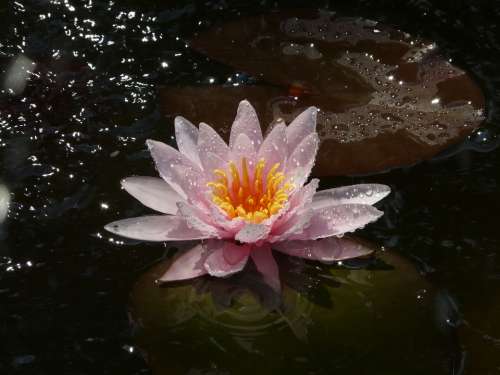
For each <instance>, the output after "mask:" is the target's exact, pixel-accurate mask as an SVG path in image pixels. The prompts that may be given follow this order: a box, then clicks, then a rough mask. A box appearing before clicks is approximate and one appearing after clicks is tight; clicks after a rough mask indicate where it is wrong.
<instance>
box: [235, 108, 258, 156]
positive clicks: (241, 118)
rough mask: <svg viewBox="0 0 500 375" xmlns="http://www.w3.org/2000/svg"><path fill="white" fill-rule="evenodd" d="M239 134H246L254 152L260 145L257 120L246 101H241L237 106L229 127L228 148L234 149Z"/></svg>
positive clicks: (253, 110)
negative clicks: (234, 116)
mask: <svg viewBox="0 0 500 375" xmlns="http://www.w3.org/2000/svg"><path fill="white" fill-rule="evenodd" d="M241 134H246V136H247V137H248V138H249V139H250V142H251V144H252V145H253V147H254V149H255V150H257V149H258V147H259V146H260V144H261V143H262V130H261V128H260V124H259V118H258V117H257V113H255V109H254V108H253V107H252V105H251V104H250V103H249V102H248V101H247V100H242V101H241V102H240V104H239V106H238V112H237V113H236V118H235V120H234V122H233V125H232V126H231V134H230V136H229V147H231V148H234V145H235V143H236V140H237V139H238V137H239V136H240V135H241Z"/></svg>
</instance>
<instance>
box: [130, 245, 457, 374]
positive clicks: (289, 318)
mask: <svg viewBox="0 0 500 375" xmlns="http://www.w3.org/2000/svg"><path fill="white" fill-rule="evenodd" d="M169 262H170V261H169V260H167V261H164V262H163V263H160V264H158V265H157V266H156V267H153V268H152V269H151V270H150V271H148V272H147V273H145V274H144V275H143V276H142V277H141V278H140V280H139V281H138V282H137V284H136V285H135V287H134V289H133V291H132V294H131V305H130V312H131V314H130V316H131V319H132V321H133V322H134V324H135V325H136V328H137V331H136V332H137V344H138V346H139V347H140V348H141V350H142V351H143V353H144V356H145V358H146V360H147V361H148V364H149V366H150V367H151V368H152V370H153V374H185V373H188V372H189V371H191V372H189V373H212V371H213V372H214V373H221V374H225V373H228V374H255V373H262V374H267V373H269V374H276V373H287V374H288V373H289V374H304V373H314V374H323V373H325V374H326V373H332V371H333V370H335V371H339V372H342V371H348V372H349V373H359V374H361V373H370V374H422V373H425V374H446V373H448V372H447V370H448V369H447V366H448V364H447V358H448V355H449V353H448V347H447V345H446V344H445V342H446V339H445V337H444V336H443V333H442V332H441V331H439V329H438V328H437V327H436V325H435V324H434V322H435V320H434V311H433V307H434V304H433V290H432V288H431V287H430V286H429V284H428V283H427V282H426V281H425V280H423V279H422V278H421V277H420V275H419V274H418V273H417V272H416V271H415V269H414V268H413V267H412V265H411V264H410V263H408V262H407V261H405V260H404V259H402V258H401V257H399V256H398V255H396V254H394V253H391V252H379V253H378V255H377V257H376V258H370V259H364V260H361V261H360V260H358V261H355V262H349V263H348V264H347V266H345V267H338V266H326V265H318V264H317V263H312V262H307V261H303V260H300V259H296V258H288V257H286V256H281V257H280V258H279V265H280V274H281V278H282V284H283V292H282V295H281V296H279V295H276V294H275V293H273V291H272V290H271V289H270V288H268V287H267V286H266V284H265V283H263V282H262V281H261V280H260V279H259V276H258V274H257V273H256V272H254V271H253V270H252V268H251V267H247V268H246V269H245V270H244V271H243V272H242V273H240V274H238V275H236V276H233V277H231V278H228V279H216V278H211V277H203V278H198V279H194V280H191V281H189V282H182V283H178V284H170V285H168V286H164V287H160V286H158V285H156V284H155V283H154V281H155V280H156V279H157V278H158V277H159V276H160V275H161V274H162V273H163V272H164V271H165V269H166V268H167V267H168V266H169ZM394 327H398V329H397V330H394ZM394 353H398V354H397V356H395V355H394Z"/></svg>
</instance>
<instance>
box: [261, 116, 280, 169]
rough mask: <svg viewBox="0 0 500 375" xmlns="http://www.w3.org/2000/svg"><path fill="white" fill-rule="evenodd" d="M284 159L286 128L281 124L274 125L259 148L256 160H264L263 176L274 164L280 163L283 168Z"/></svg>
mask: <svg viewBox="0 0 500 375" xmlns="http://www.w3.org/2000/svg"><path fill="white" fill-rule="evenodd" d="M286 157H287V145H286V126H285V124H284V123H283V122H281V123H278V124H277V125H275V126H274V127H273V129H272V130H271V132H270V133H269V134H268V135H267V137H266V138H265V139H264V142H263V143H262V146H260V149H259V152H258V155H257V160H260V159H264V160H265V161H266V170H264V176H265V175H267V171H268V170H269V169H271V168H272V167H273V165H274V164H276V163H280V165H281V167H282V168H283V167H284V166H285V161H286Z"/></svg>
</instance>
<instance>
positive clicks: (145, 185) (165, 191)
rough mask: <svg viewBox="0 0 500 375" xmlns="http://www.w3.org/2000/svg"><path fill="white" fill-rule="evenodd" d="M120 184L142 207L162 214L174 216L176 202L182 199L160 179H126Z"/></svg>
mask: <svg viewBox="0 0 500 375" xmlns="http://www.w3.org/2000/svg"><path fill="white" fill-rule="evenodd" d="M121 184H122V186H123V188H124V189H125V190H126V191H127V192H128V193H129V194H130V195H132V196H133V197H134V198H135V199H137V200H138V201H139V202H141V203H142V204H143V205H145V206H146V207H149V208H152V209H153V210H156V211H159V212H162V213H164V214H175V213H176V212H177V202H180V201H182V197H181V196H180V195H179V194H177V193H176V192H175V191H174V189H172V187H170V185H169V184H167V183H166V182H165V181H164V180H162V179H161V178H157V177H141V176H134V177H127V178H124V179H123V180H122V181H121Z"/></svg>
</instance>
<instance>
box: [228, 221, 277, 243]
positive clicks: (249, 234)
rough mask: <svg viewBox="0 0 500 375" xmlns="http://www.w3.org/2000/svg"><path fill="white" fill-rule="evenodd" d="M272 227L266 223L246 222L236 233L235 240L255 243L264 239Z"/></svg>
mask: <svg viewBox="0 0 500 375" xmlns="http://www.w3.org/2000/svg"><path fill="white" fill-rule="evenodd" d="M270 230H271V227H270V226H269V225H265V224H254V223H246V224H245V226H244V227H243V228H242V229H241V230H240V231H239V232H238V233H236V235H235V237H234V238H235V240H236V241H240V242H243V243H254V242H257V241H260V240H263V239H265V238H266V237H267V235H268V234H269V231H270Z"/></svg>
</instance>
